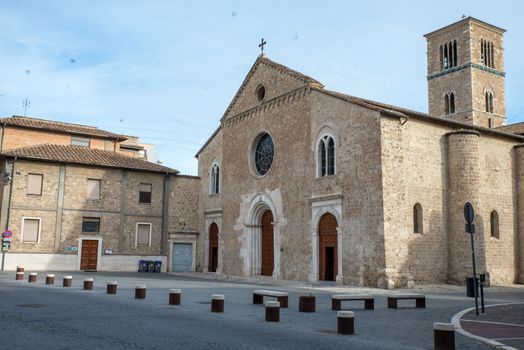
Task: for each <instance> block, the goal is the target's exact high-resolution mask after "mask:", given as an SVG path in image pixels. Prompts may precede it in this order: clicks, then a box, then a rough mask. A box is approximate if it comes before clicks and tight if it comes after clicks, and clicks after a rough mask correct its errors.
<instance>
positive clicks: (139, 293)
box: [135, 284, 146, 299]
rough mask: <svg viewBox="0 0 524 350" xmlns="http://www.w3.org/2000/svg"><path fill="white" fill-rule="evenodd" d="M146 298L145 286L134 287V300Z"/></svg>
mask: <svg viewBox="0 0 524 350" xmlns="http://www.w3.org/2000/svg"><path fill="white" fill-rule="evenodd" d="M145 298H146V285H145V284H139V285H137V286H136V287H135V299H145Z"/></svg>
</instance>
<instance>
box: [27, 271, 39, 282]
mask: <svg viewBox="0 0 524 350" xmlns="http://www.w3.org/2000/svg"><path fill="white" fill-rule="evenodd" d="M37 276H38V274H37V273H36V272H31V273H30V274H29V279H28V280H27V282H29V283H35V282H36V277H37Z"/></svg>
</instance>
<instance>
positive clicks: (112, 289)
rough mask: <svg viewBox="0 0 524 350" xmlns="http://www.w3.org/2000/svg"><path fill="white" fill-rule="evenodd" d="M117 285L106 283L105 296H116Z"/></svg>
mask: <svg viewBox="0 0 524 350" xmlns="http://www.w3.org/2000/svg"><path fill="white" fill-rule="evenodd" d="M117 287H118V283H116V282H107V294H116V290H117Z"/></svg>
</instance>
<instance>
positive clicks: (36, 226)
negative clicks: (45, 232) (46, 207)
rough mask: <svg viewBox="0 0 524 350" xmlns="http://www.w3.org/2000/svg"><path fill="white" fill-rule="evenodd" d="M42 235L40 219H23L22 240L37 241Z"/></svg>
mask: <svg viewBox="0 0 524 350" xmlns="http://www.w3.org/2000/svg"><path fill="white" fill-rule="evenodd" d="M39 235H40V219H36V218H24V219H23V221H22V242H24V243H36V242H38V236H39Z"/></svg>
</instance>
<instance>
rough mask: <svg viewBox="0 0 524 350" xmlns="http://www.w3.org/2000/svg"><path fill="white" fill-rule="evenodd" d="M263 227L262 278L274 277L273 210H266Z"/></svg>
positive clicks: (263, 215) (261, 220)
mask: <svg viewBox="0 0 524 350" xmlns="http://www.w3.org/2000/svg"><path fill="white" fill-rule="evenodd" d="M260 226H261V236H262V237H261V241H262V244H261V255H262V269H261V271H260V274H261V275H262V276H273V269H274V259H275V258H274V252H273V249H274V237H273V214H272V213H271V210H266V211H265V212H264V213H263V214H262V217H261V219H260Z"/></svg>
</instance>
